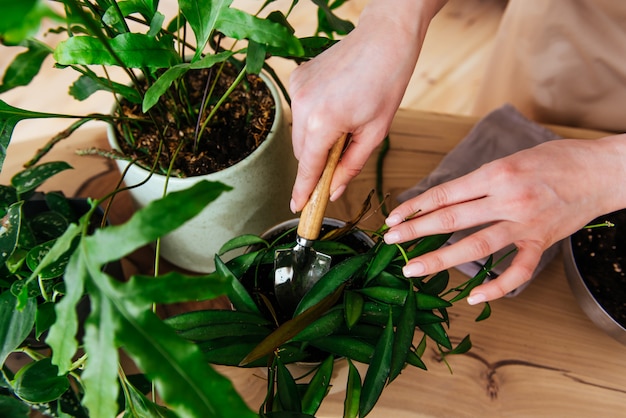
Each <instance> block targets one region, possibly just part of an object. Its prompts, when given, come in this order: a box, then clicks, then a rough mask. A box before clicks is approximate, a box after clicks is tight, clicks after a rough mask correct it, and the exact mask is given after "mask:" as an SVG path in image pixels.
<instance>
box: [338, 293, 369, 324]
mask: <svg viewBox="0 0 626 418" xmlns="http://www.w3.org/2000/svg"><path fill="white" fill-rule="evenodd" d="M343 296H344V302H343V304H344V312H345V319H346V325H347V326H348V329H350V328H352V327H353V326H354V325H356V323H357V322H359V319H361V315H362V314H363V306H364V305H365V299H364V298H363V296H361V295H360V294H359V293H357V292H353V291H346V292H344V294H343Z"/></svg>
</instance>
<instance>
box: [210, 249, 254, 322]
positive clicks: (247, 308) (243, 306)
mask: <svg viewBox="0 0 626 418" xmlns="http://www.w3.org/2000/svg"><path fill="white" fill-rule="evenodd" d="M214 259H215V269H216V272H217V273H218V274H219V275H221V276H222V277H223V278H224V280H226V281H228V283H229V284H230V286H229V289H228V292H227V296H228V299H229V300H230V302H231V303H232V304H233V306H234V307H235V309H237V310H238V311H243V312H249V313H253V314H258V315H260V312H259V308H258V307H257V306H256V303H254V300H253V299H252V296H250V294H249V293H248V291H247V290H246V288H245V287H244V286H243V284H241V282H240V281H239V280H238V279H237V278H236V277H235V275H234V274H233V273H232V271H230V269H229V268H228V266H226V264H224V262H223V261H222V259H221V258H220V257H219V256H218V255H217V254H216V255H215V257H214Z"/></svg>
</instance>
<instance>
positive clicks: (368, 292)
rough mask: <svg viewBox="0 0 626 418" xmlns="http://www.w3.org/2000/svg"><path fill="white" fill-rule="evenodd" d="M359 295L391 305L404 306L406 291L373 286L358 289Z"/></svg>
mask: <svg viewBox="0 0 626 418" xmlns="http://www.w3.org/2000/svg"><path fill="white" fill-rule="evenodd" d="M359 293H361V294H362V295H365V296H367V297H368V298H371V299H374V300H377V301H380V302H383V303H385V304H391V305H404V301H405V300H406V295H407V290H406V289H396V288H393V287H382V286H373V287H365V288H363V289H359Z"/></svg>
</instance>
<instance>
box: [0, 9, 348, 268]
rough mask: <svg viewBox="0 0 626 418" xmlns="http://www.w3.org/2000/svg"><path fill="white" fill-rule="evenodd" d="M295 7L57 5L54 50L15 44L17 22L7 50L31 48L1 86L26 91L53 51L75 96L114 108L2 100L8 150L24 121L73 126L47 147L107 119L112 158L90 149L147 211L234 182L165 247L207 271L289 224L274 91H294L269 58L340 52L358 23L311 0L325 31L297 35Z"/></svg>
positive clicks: (183, 262) (285, 158) (30, 14)
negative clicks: (240, 241) (238, 244)
mask: <svg viewBox="0 0 626 418" xmlns="http://www.w3.org/2000/svg"><path fill="white" fill-rule="evenodd" d="M162 3H163V2H162ZM297 3H298V2H297V1H293V2H292V4H290V5H287V9H286V10H285V13H283V12H282V11H281V10H271V11H270V10H267V9H269V8H270V7H273V6H274V2H263V3H262V4H259V8H260V10H259V11H258V12H255V13H251V12H246V11H244V10H241V9H238V8H235V7H234V6H233V5H232V1H216V0H180V1H179V2H178V3H177V6H178V7H177V8H175V10H173V15H170V16H167V17H166V16H165V12H161V9H162V8H163V7H161V8H159V3H158V2H145V1H138V0H131V1H120V2H118V1H106V2H102V1H92V0H61V1H59V2H58V5H59V6H60V7H58V8H56V9H55V11H56V18H57V19H58V20H59V21H60V22H61V23H60V25H59V26H58V27H56V28H54V29H51V30H50V31H49V32H53V33H55V34H57V38H58V36H66V38H65V39H63V40H62V41H60V42H59V43H58V44H55V45H48V44H47V43H45V41H46V40H47V38H44V37H41V38H36V37H25V38H23V39H21V38H19V37H17V38H16V35H15V33H16V32H19V31H17V30H15V28H10V29H11V30H9V31H7V33H4V34H3V33H0V39H2V41H3V42H4V44H5V45H9V44H13V45H14V46H16V47H18V48H24V47H25V48H26V50H25V51H24V52H22V53H21V54H19V55H17V57H16V59H15V60H14V61H13V62H12V63H11V65H10V66H9V68H7V70H6V71H5V75H4V78H3V84H2V86H0V91H7V90H10V89H11V88H14V87H18V86H22V85H27V84H29V83H30V81H31V80H32V79H33V77H34V76H35V75H36V74H37V72H38V70H39V67H40V66H41V65H42V63H43V62H44V59H45V58H46V57H47V56H49V55H52V57H53V58H54V61H55V63H56V66H57V67H58V68H62V69H63V71H72V70H73V71H75V72H76V73H77V80H76V81H75V82H74V83H73V84H72V85H71V86H70V88H69V93H70V94H71V95H72V96H73V97H75V98H76V99H78V100H84V99H86V98H87V97H89V96H90V95H91V94H92V93H94V92H96V91H103V90H104V91H109V92H111V93H112V99H113V100H112V105H113V111H112V112H111V113H107V111H108V109H107V110H106V111H105V112H104V113H99V114H89V115H67V114H61V113H58V112H57V110H56V109H55V110H54V111H53V112H49V113H42V112H30V111H27V110H23V109H18V108H15V107H13V106H11V105H10V104H8V103H5V102H3V101H0V122H1V123H2V124H3V128H4V129H3V135H2V138H1V139H0V140H1V141H2V145H3V147H2V149H3V150H4V149H5V148H6V146H7V145H8V143H9V140H10V136H11V132H12V131H13V128H14V126H15V125H16V124H17V123H19V122H20V121H21V120H24V119H31V118H50V117H58V118H68V119H75V121H74V122H73V123H72V124H71V125H70V127H69V128H68V129H67V130H65V131H63V132H61V133H59V134H58V135H56V136H55V137H54V138H53V139H52V140H51V142H50V145H49V146H52V145H53V144H54V143H56V142H58V141H59V140H62V139H64V138H66V137H67V136H69V135H71V134H72V133H73V132H74V131H76V130H77V129H79V128H80V127H81V126H83V125H84V124H85V123H86V122H88V121H91V120H100V121H105V122H107V123H108V124H109V127H110V129H109V131H110V132H111V134H112V135H111V136H110V141H111V145H112V147H113V149H114V152H113V153H111V152H105V151H102V150H91V151H89V152H95V153H99V154H104V155H106V156H109V157H114V158H116V159H117V160H118V162H119V166H120V169H121V171H122V172H123V174H124V179H125V181H126V184H127V185H128V186H131V189H132V190H131V193H132V195H133V199H134V201H135V202H136V203H137V205H138V207H142V206H145V205H146V204H148V203H149V202H150V201H152V200H155V199H157V198H159V197H161V196H162V195H163V194H164V193H166V192H168V191H174V190H181V189H184V188H186V187H189V186H190V185H191V184H192V183H193V182H196V181H200V180H201V179H207V180H209V181H220V182H223V183H226V184H229V185H230V186H232V187H234V189H235V190H234V191H233V192H231V193H228V194H225V195H224V196H222V198H221V199H220V201H219V202H216V203H215V204H214V205H212V207H211V208H208V209H207V211H206V213H205V214H204V215H206V216H203V217H196V218H195V219H194V220H193V221H192V222H191V223H189V224H187V225H186V226H185V227H184V228H183V229H180V230H178V231H175V232H174V233H172V234H168V236H167V237H165V238H164V239H163V240H162V242H161V245H160V253H161V255H162V256H164V257H165V258H167V259H169V260H170V261H172V262H173V263H175V264H177V265H178V266H181V267H184V268H186V269H190V270H195V271H202V272H207V271H210V270H212V268H213V266H212V257H211V256H210V254H213V253H215V252H216V251H217V250H218V249H219V243H220V242H224V241H226V240H227V239H229V238H232V237H233V236H235V235H238V234H241V233H244V232H255V233H260V232H262V231H263V230H265V229H267V228H269V227H270V226H272V225H275V224H276V223H278V222H280V221H282V220H284V219H285V218H287V217H289V216H290V215H289V211H288V207H289V206H288V203H289V190H290V188H291V183H292V182H293V178H294V175H295V160H294V158H293V156H292V153H291V149H290V141H289V134H288V126H287V122H286V120H285V118H284V115H283V114H282V100H283V98H282V97H281V95H280V93H279V91H282V93H283V96H285V98H286V99H287V102H288V96H287V95H286V93H285V89H284V88H283V87H282V85H281V84H280V80H278V78H277V77H272V75H273V74H274V72H273V71H272V69H271V68H270V67H269V66H268V65H267V63H266V59H267V58H268V57H283V58H286V59H293V60H296V61H297V62H300V61H303V60H306V59H308V58H310V57H312V56H314V55H315V54H317V53H319V52H320V51H321V50H323V49H324V48H326V47H327V46H329V45H331V44H332V43H333V40H332V37H333V35H335V34H338V33H339V34H344V33H347V32H348V31H349V30H350V29H351V28H352V24H350V23H349V22H346V21H343V20H341V19H339V18H337V16H335V15H334V14H333V11H332V9H333V8H334V7H335V6H337V5H340V4H342V3H343V2H337V3H336V4H335V6H328V5H327V4H325V3H324V2H316V4H318V5H319V14H318V17H319V25H318V29H317V34H316V35H315V36H311V37H297V36H296V35H295V34H294V31H293V28H292V27H291V26H290V25H289V23H288V17H289V13H290V12H291V10H292V9H293V8H294V7H295V6H296V4H297ZM42 7H43V3H41V2H34V1H32V2H22V3H20V4H19V5H16V7H15V8H11V9H10V16H8V17H7V19H9V20H10V21H14V22H22V23H23V24H24V25H27V24H30V23H31V22H32V21H33V20H34V21H37V20H38V19H39V18H40V17H41V16H42V12H41V8H42ZM49 14H52V13H50V12H48V13H46V14H43V15H49ZM262 15H264V17H261V16H262ZM321 32H324V33H326V34H328V36H321V35H320V33H321ZM113 69H117V70H120V69H121V73H122V76H121V78H119V79H118V78H114V77H113V75H111V74H113V73H114V72H113V71H112V70H113ZM262 70H264V71H262ZM119 72H120V71H117V72H116V73H119ZM275 83H277V84H275ZM48 148H49V147H46V148H45V149H44V152H45V151H46V150H47V149H48ZM86 152H87V151H86ZM37 158H38V157H37ZM3 159H4V155H3V154H2V153H0V161H1V160H3ZM35 161H36V159H35ZM207 176H208V177H207ZM250 202H253V204H251V203H250ZM233 208H236V209H235V210H233ZM207 254H209V256H207Z"/></svg>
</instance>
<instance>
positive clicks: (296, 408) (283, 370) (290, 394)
mask: <svg viewBox="0 0 626 418" xmlns="http://www.w3.org/2000/svg"><path fill="white" fill-rule="evenodd" d="M276 391H277V394H278V399H279V401H280V404H281V405H282V407H283V410H284V411H289V412H296V413H301V412H302V400H301V399H300V393H299V391H298V385H296V381H295V380H294V378H293V376H292V375H291V373H290V372H289V370H288V369H287V367H286V366H285V365H284V364H283V362H282V361H281V360H280V357H276Z"/></svg>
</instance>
